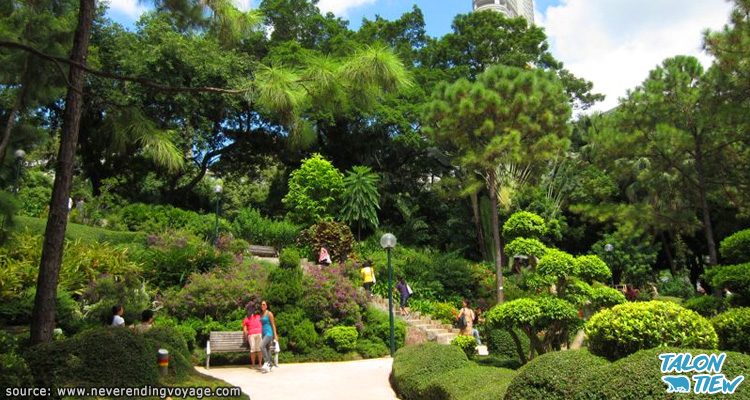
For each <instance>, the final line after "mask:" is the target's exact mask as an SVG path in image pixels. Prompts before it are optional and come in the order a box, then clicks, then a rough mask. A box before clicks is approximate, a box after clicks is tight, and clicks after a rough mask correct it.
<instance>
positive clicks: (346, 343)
mask: <svg viewBox="0 0 750 400" xmlns="http://www.w3.org/2000/svg"><path fill="white" fill-rule="evenodd" d="M358 336H359V334H358V333H357V328H355V327H353V326H334V327H333V328H331V329H329V330H327V331H326V332H325V333H324V334H323V339H325V341H326V343H327V344H328V345H329V346H331V347H332V348H334V349H336V351H338V352H339V353H347V352H350V351H352V350H354V349H355V348H356V347H357V337H358Z"/></svg>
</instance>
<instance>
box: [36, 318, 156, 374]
mask: <svg viewBox="0 0 750 400" xmlns="http://www.w3.org/2000/svg"><path fill="white" fill-rule="evenodd" d="M155 358H156V354H155V353H154V350H153V348H152V346H150V345H149V343H148V341H146V340H144V338H142V337H141V336H140V335H136V334H135V333H133V332H132V331H130V329H121V328H99V329H94V330H90V331H86V332H83V333H81V334H79V335H76V336H74V337H72V338H70V339H66V340H62V341H56V342H52V343H47V344H42V345H37V346H34V347H32V348H30V349H28V351H27V354H26V360H27V362H28V363H29V367H30V368H31V370H32V371H33V372H34V374H35V380H36V383H37V385H40V386H43V387H61V386H85V387H97V386H101V387H131V386H132V387H141V386H145V385H155V384H156V383H157V378H158V373H157V366H156V362H155Z"/></svg>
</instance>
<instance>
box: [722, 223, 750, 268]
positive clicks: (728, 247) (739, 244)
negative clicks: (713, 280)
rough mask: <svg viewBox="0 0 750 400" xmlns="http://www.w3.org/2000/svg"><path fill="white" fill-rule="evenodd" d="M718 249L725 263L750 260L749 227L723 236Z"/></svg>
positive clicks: (738, 262)
mask: <svg viewBox="0 0 750 400" xmlns="http://www.w3.org/2000/svg"><path fill="white" fill-rule="evenodd" d="M719 251H720V252H721V256H722V258H724V261H725V262H726V263H727V264H740V263H745V262H750V229H745V230H742V231H739V232H735V233H734V234H732V235H731V236H728V237H726V238H724V240H722V241H721V244H720V245H719Z"/></svg>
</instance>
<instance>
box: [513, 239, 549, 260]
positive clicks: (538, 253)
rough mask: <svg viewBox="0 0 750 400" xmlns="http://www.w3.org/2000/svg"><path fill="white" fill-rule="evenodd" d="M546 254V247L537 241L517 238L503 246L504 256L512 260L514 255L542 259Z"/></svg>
mask: <svg viewBox="0 0 750 400" xmlns="http://www.w3.org/2000/svg"><path fill="white" fill-rule="evenodd" d="M546 253H547V246H545V245H544V243H542V242H540V241H539V240H538V239H533V238H532V239H529V238H524V237H519V238H515V239H513V241H511V242H510V243H508V244H507V245H505V254H506V255H507V256H508V258H509V259H512V258H513V256H515V255H516V254H523V255H526V256H529V257H532V256H533V257H536V258H542V257H544V255H545V254H546Z"/></svg>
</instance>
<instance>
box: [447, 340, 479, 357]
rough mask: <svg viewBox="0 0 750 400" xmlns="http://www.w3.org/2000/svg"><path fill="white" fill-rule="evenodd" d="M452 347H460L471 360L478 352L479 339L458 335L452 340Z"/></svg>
mask: <svg viewBox="0 0 750 400" xmlns="http://www.w3.org/2000/svg"><path fill="white" fill-rule="evenodd" d="M451 345H453V346H456V347H458V348H459V349H461V351H463V352H464V353H465V354H466V357H467V358H469V359H472V358H474V353H476V352H477V351H476V350H477V339H475V338H474V336H466V335H458V336H456V337H455V338H453V340H451Z"/></svg>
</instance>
